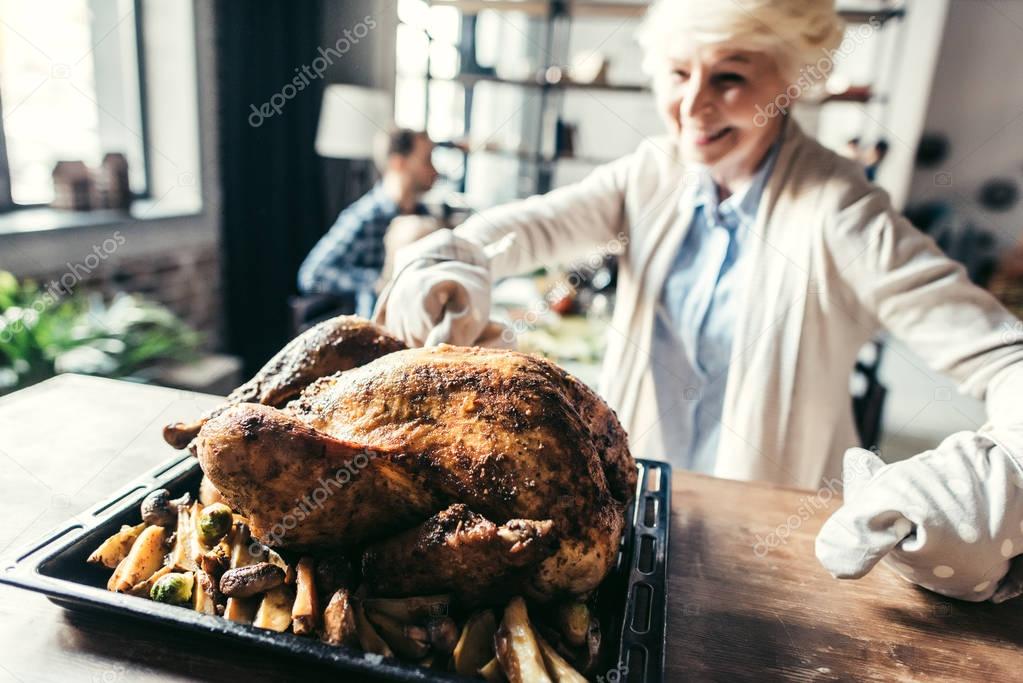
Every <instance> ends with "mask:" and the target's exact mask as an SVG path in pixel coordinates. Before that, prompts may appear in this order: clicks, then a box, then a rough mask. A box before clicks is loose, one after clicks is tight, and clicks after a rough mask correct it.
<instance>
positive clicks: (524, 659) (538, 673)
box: [494, 597, 551, 683]
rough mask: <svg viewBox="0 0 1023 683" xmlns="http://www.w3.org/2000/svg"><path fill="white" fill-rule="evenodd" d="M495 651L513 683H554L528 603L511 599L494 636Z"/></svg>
mask: <svg viewBox="0 0 1023 683" xmlns="http://www.w3.org/2000/svg"><path fill="white" fill-rule="evenodd" d="M494 649H495V651H496V652H497V661H499V662H500V663H501V670H502V671H504V675H505V676H507V677H508V680H509V681H510V682H511V683H551V677H550V676H549V675H547V669H546V666H545V665H544V661H543V655H542V654H541V653H540V646H539V645H538V644H537V641H536V634H535V633H533V626H532V625H531V624H530V623H529V613H528V612H527V611H526V601H525V600H523V599H522V598H521V597H516V598H512V600H511V602H509V603H508V606H507V607H505V608H504V619H503V620H502V621H501V626H500V627H499V628H498V629H497V633H496V634H495V635H494Z"/></svg>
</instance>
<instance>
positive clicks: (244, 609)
mask: <svg viewBox="0 0 1023 683" xmlns="http://www.w3.org/2000/svg"><path fill="white" fill-rule="evenodd" d="M259 605H260V600H259V598H258V597H257V598H228V599H227V604H226V605H225V606H224V618H225V619H230V620H231V621H234V622H237V623H239V624H251V623H252V621H253V620H254V619H255V618H256V612H257V611H259Z"/></svg>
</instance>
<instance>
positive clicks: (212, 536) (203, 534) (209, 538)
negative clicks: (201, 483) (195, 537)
mask: <svg viewBox="0 0 1023 683" xmlns="http://www.w3.org/2000/svg"><path fill="white" fill-rule="evenodd" d="M233 522H234V513H232V512H231V508H229V507H227V506H226V505H224V504H223V503H214V504H212V505H208V506H206V507H204V508H203V509H202V512H200V513H199V540H200V541H202V543H203V545H205V546H206V547H207V548H210V547H213V546H214V545H216V543H217V541H219V540H220V539H222V538H223V537H224V536H226V535H227V532H228V531H230V530H231V524H232V523H233Z"/></svg>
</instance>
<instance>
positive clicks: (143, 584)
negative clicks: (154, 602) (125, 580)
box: [128, 565, 171, 598]
mask: <svg viewBox="0 0 1023 683" xmlns="http://www.w3.org/2000/svg"><path fill="white" fill-rule="evenodd" d="M170 573H171V568H170V567H168V566H167V565H164V566H162V567H160V568H159V569H157V570H156V571H155V572H154V573H153V575H152V576H150V577H149V578H148V579H146V580H145V581H139V582H138V583H136V584H135V585H134V586H132V588H131V590H130V591H128V595H134V596H136V597H139V598H148V597H149V592H150V591H151V590H153V584H154V583H156V582H157V581H158V580H159V579H160V577H162V576H166V575H167V574H170Z"/></svg>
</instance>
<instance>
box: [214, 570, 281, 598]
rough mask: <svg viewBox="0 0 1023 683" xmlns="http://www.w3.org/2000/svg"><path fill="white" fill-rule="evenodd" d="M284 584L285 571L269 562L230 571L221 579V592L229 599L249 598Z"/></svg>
mask: <svg viewBox="0 0 1023 683" xmlns="http://www.w3.org/2000/svg"><path fill="white" fill-rule="evenodd" d="M282 583H284V571H283V570H282V569H281V568H280V567H278V566H276V565H272V564H270V563H269V562H260V563H258V564H252V565H248V566H246V567H238V568H236V569H228V570H227V571H226V572H224V575H223V576H221V577H220V592H221V593H223V594H224V595H226V596H227V597H229V598H248V597H252V596H253V595H256V594H257V593H265V592H266V591H268V590H270V589H272V588H276V587H277V586H280V585H281V584H282Z"/></svg>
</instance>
